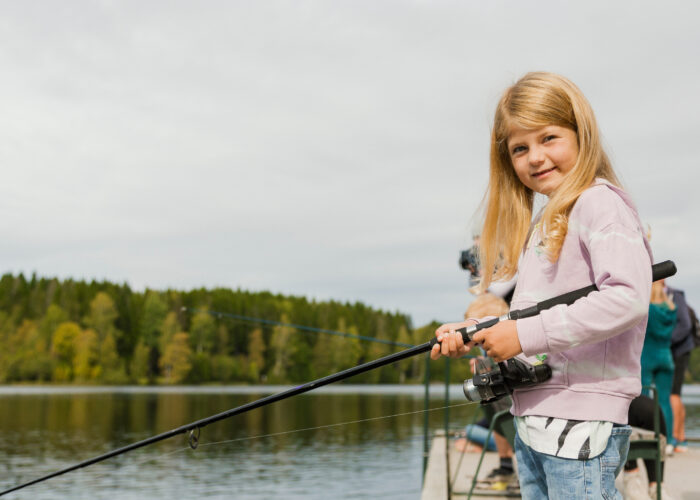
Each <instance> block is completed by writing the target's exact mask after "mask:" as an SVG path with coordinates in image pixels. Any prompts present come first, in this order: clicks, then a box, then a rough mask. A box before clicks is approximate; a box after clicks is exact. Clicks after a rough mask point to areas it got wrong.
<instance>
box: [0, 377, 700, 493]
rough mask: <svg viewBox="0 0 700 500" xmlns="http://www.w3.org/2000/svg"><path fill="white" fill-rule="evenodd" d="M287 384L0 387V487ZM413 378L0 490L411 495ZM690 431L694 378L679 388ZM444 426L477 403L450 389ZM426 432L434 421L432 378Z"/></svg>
mask: <svg viewBox="0 0 700 500" xmlns="http://www.w3.org/2000/svg"><path fill="white" fill-rule="evenodd" d="M286 389H288V387H35V386H26V387H25V386H20V387H15V386H12V387H0V405H2V409H3V411H2V412H0V453H1V456H2V460H0V471H2V474H1V477H0V489H2V490H4V489H7V488H9V487H11V486H14V485H16V484H19V483H22V482H26V481H30V480H32V479H35V478H38V477H40V476H43V475H46V474H49V473H51V472H55V471H57V470H60V469H63V468H65V467H68V466H71V465H74V464H76V463H78V462H81V461H83V460H86V459H89V458H92V457H94V456H97V455H100V454H103V453H106V452H108V451H110V450H113V449H116V448H119V447H121V446H125V445H128V444H131V443H133V442H135V441H139V440H141V439H145V438H147V437H150V436H152V435H155V434H159V433H162V432H165V431H168V430H171V429H174V428H177V427H179V426H181V425H184V424H187V423H189V422H193V421H196V420H199V419H202V418H205V417H208V416H210V415H213V414H216V413H220V412H222V411H226V410H228V409H230V408H234V407H237V406H240V405H242V404H245V403H248V402H251V401H254V400H256V399H259V398H262V397H265V396H267V395H269V394H272V393H276V392H281V391H283V390H286ZM423 394H424V387H423V386H420V385H415V386H414V385H401V386H366V385H362V386H359V385H355V386H353V385H337V386H327V387H324V388H321V389H319V390H316V391H313V392H310V393H307V394H303V395H300V396H296V397H292V398H290V399H288V400H285V401H280V402H277V403H273V404H272V405H269V406H267V407H264V408H259V409H256V410H252V411H250V412H248V413H245V414H242V415H238V416H235V417H232V418H230V419H228V420H224V421H221V422H217V423H214V424H211V425H209V426H207V427H204V428H203V429H202V430H201V435H200V440H199V446H198V447H197V449H195V450H192V449H191V448H190V447H189V446H188V444H187V436H186V435H178V436H175V437H173V438H170V439H167V440H165V441H162V442H160V443H156V444H153V445H150V446H147V447H144V448H141V449H138V450H134V451H131V452H129V453H126V454H124V455H121V456H118V457H114V458H111V459H108V460H106V461H104V462H102V463H99V464H95V465H92V466H89V467H86V468H83V469H79V470H77V471H73V472H69V473H67V474H65V475H63V476H59V477H56V478H53V479H49V480H48V481H45V482H42V483H39V484H36V485H32V486H29V487H27V488H25V489H22V490H19V491H18V492H16V493H12V494H8V495H6V496H5V497H3V498H8V499H10V498H14V499H19V498H23V499H24V498H31V499H32V500H41V499H51V500H55V499H58V498H71V499H81V498H85V499H101V498H104V499H112V500H115V499H116V500H126V499H144V498H148V499H165V498H167V499H171V498H201V497H206V498H212V499H215V498H237V499H238V498H240V499H253V498H255V499H267V498H285V499H289V498H291V499H301V498H304V499H323V500H330V499H351V498H368V497H381V498H418V497H419V496H420V489H421V476H422V467H423V464H422V460H423V459H422V453H423V421H424V414H425V412H424V411H423V410H424V399H423ZM684 401H685V403H686V406H687V412H688V422H687V428H688V429H689V432H688V434H689V435H690V436H694V437H700V386H685V387H684ZM450 405H454V406H453V407H452V408H450V410H449V412H450V421H451V426H452V427H458V426H459V425H460V424H461V423H467V422H469V421H470V419H471V417H472V415H473V414H474V412H475V410H476V408H477V406H476V405H475V404H473V403H468V402H467V401H466V399H465V398H464V395H463V394H462V391H461V386H458V385H455V386H451V388H450ZM429 406H430V407H431V408H433V410H432V411H429V412H427V414H428V417H429V425H430V428H431V430H435V429H438V428H442V427H443V426H444V415H445V410H444V409H442V408H443V407H444V406H445V397H444V386H438V385H435V386H432V387H431V398H430V403H429Z"/></svg>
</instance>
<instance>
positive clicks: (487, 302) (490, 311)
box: [464, 293, 508, 319]
mask: <svg viewBox="0 0 700 500" xmlns="http://www.w3.org/2000/svg"><path fill="white" fill-rule="evenodd" d="M507 312H508V304H507V303H506V301H505V300H503V299H502V298H501V297H499V296H498V295H494V294H492V293H482V294H481V295H479V296H478V297H477V298H475V299H474V300H473V301H472V303H471V304H469V307H468V308H467V311H466V312H465V313H464V319H469V318H483V317H484V316H502V315H504V314H506V313H507Z"/></svg>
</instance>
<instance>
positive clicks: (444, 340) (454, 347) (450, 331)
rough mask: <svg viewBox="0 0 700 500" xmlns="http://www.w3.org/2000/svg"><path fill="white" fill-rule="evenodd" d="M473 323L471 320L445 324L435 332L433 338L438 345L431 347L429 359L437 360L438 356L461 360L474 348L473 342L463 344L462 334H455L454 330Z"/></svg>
mask: <svg viewBox="0 0 700 500" xmlns="http://www.w3.org/2000/svg"><path fill="white" fill-rule="evenodd" d="M475 323H476V321H473V320H469V321H464V322H462V323H446V324H444V325H442V326H441V327H439V328H438V329H437V330H435V336H436V337H437V339H438V342H440V344H435V345H434V346H433V349H432V350H431V351H430V359H438V358H439V357H440V356H449V357H451V358H461V357H462V356H464V355H465V354H467V353H468V352H469V351H470V350H471V348H472V347H474V342H469V343H467V344H465V343H464V339H462V334H461V333H457V332H456V331H455V330H457V329H459V328H464V327H466V326H471V325H473V324H475Z"/></svg>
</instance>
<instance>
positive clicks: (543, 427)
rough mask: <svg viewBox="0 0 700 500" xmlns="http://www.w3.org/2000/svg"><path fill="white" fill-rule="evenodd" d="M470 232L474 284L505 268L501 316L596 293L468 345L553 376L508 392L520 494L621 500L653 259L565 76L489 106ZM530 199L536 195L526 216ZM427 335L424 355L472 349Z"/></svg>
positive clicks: (455, 338)
mask: <svg viewBox="0 0 700 500" xmlns="http://www.w3.org/2000/svg"><path fill="white" fill-rule="evenodd" d="M490 163H491V165H490V178H489V187H488V193H487V198H486V217H485V223H484V229H483V232H482V234H481V244H480V249H481V264H482V276H483V279H482V281H481V287H482V289H484V290H485V289H486V288H487V287H488V286H489V284H490V283H491V282H492V281H494V280H501V279H507V278H509V277H512V276H514V275H515V273H516V272H517V273H518V278H517V285H516V289H515V293H514V296H513V300H512V303H511V308H512V309H522V308H525V307H529V306H532V305H534V304H536V303H537V302H540V301H542V300H545V299H548V298H551V297H555V296H557V295H561V294H563V293H565V292H569V291H571V290H576V289H579V288H582V287H584V286H588V285H590V284H591V283H595V285H596V287H597V288H598V290H597V291H594V292H592V293H590V294H589V295H588V296H586V297H584V298H581V299H579V300H577V301H576V302H575V303H574V304H572V305H569V306H567V305H558V306H555V307H552V308H551V309H548V310H545V311H543V312H542V313H540V314H539V315H538V316H534V317H530V318H525V319H519V320H517V321H513V320H505V321H501V322H499V323H498V324H496V325H495V326H493V327H491V328H488V329H485V330H482V331H480V332H477V334H476V335H475V336H474V339H473V340H474V342H476V343H478V344H481V345H482V346H483V348H484V349H485V350H486V354H487V355H488V356H490V357H491V358H493V359H494V360H496V361H503V360H506V359H509V358H511V357H514V356H517V355H521V354H522V355H523V359H524V360H525V361H528V362H530V363H535V362H536V361H537V359H538V358H539V359H540V360H542V359H544V362H546V363H547V364H549V366H550V367H551V368H552V378H551V379H550V380H548V381H546V382H544V383H542V384H538V385H535V386H531V387H527V388H522V389H518V390H516V391H514V393H513V406H512V408H511V412H512V413H513V414H514V415H515V423H516V429H517V436H516V440H515V452H516V458H517V462H518V475H519V479H520V489H521V493H522V496H523V498H525V499H541V498H550V499H570V498H576V499H584V498H585V499H600V498H618V499H619V498H622V497H621V495H620V493H619V492H618V491H617V490H616V489H615V477H616V476H617V474H618V473H619V472H620V470H621V468H622V466H623V464H624V463H625V459H626V456H627V451H628V449H629V435H630V427H629V426H628V425H627V412H628V407H629V405H630V401H631V400H632V399H633V398H634V397H636V396H637V395H638V394H639V393H640V389H641V384H640V357H641V351H642V344H643V342H644V331H645V328H646V323H647V312H648V303H649V296H650V292H651V264H652V256H651V249H650V247H649V244H648V242H647V240H646V238H645V236H644V231H643V230H642V224H641V222H640V221H639V217H638V215H637V210H636V208H635V206H634V204H633V203H632V201H631V200H630V199H629V197H628V195H627V194H626V193H625V192H624V191H623V190H622V189H621V187H620V183H619V181H618V180H617V177H616V175H615V173H614V171H613V169H612V166H611V165H610V162H609V160H608V158H607V155H606V154H605V152H604V151H603V148H602V146H601V143H600V138H599V134H598V128H597V125H596V121H595V116H594V114H593V111H592V109H591V107H590V105H589V103H588V101H586V99H585V97H584V96H583V94H582V93H581V91H580V90H579V89H578V88H577V87H576V86H575V85H574V84H573V83H572V82H570V81H569V80H567V79H566V78H563V77H561V76H558V75H555V74H551V73H529V74H527V75H525V76H524V77H523V78H521V79H520V80H519V81H518V82H517V83H516V84H515V85H513V86H512V87H510V88H508V89H507V90H506V92H505V93H504V95H503V97H502V98H501V100H500V102H499V104H498V107H497V109H496V114H495V118H494V125H493V130H492V135H491V161H490ZM535 193H540V194H543V195H545V196H547V197H548V198H549V199H548V201H547V204H546V206H545V207H544V208H543V209H542V211H541V212H540V213H539V214H538V215H537V217H535V218H534V220H533V200H534V196H535ZM468 324H473V321H469V322H465V323H451V324H446V325H443V326H441V327H440V328H438V329H437V330H436V332H435V334H436V336H437V337H438V340H439V341H440V342H441V343H440V344H439V345H436V346H435V347H434V348H433V351H432V352H431V356H432V357H433V359H437V358H438V357H439V356H440V355H449V356H452V357H458V356H461V355H463V354H464V353H465V352H467V351H468V350H469V349H470V348H471V347H472V346H471V345H470V344H472V343H470V344H467V345H465V344H464V343H463V341H462V337H461V335H460V334H457V333H455V330H456V329H457V328H461V327H463V326H466V325H468Z"/></svg>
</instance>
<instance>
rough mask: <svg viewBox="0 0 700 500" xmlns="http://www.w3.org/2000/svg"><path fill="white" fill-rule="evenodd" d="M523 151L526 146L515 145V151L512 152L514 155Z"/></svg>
mask: <svg viewBox="0 0 700 500" xmlns="http://www.w3.org/2000/svg"><path fill="white" fill-rule="evenodd" d="M522 151H525V146H515V147H514V148H513V152H512V153H511V154H514V155H515V154H518V153H520V152H522Z"/></svg>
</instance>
